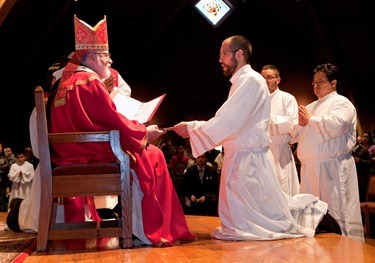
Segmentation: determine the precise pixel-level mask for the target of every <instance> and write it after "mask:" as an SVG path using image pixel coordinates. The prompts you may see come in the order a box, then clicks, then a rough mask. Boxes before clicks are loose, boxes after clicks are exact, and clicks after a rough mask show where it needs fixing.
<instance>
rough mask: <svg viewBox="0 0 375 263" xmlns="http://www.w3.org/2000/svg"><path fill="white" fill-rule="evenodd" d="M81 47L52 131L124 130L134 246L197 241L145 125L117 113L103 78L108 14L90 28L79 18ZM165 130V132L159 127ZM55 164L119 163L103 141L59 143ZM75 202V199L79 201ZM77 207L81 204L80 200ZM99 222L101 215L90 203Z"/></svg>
mask: <svg viewBox="0 0 375 263" xmlns="http://www.w3.org/2000/svg"><path fill="white" fill-rule="evenodd" d="M74 26H75V37H76V39H75V40H76V41H75V42H76V51H75V52H74V55H73V57H72V59H71V60H70V61H69V63H68V64H67V65H66V67H65V69H64V72H63V74H62V77H61V80H60V83H59V86H58V88H57V92H56V95H55V97H54V98H53V100H52V102H51V105H50V132H51V133H58V132H68V131H103V130H113V129H116V130H119V131H120V140H121V146H122V148H123V150H124V151H126V152H128V153H129V154H130V155H131V159H132V160H133V161H134V162H132V164H131V174H132V179H133V180H132V193H133V203H132V209H133V218H136V219H137V220H133V234H134V236H135V237H137V238H138V240H135V243H134V245H139V244H146V245H154V246H171V245H173V244H176V243H177V242H178V241H179V240H182V239H188V240H189V239H194V238H195V235H194V234H192V233H191V232H190V231H189V228H188V226H187V222H186V219H185V216H184V214H183V210H182V207H181V204H180V201H179V199H178V197H177V194H176V192H175V190H174V187H173V184H172V181H171V178H170V175H169V172H168V168H167V165H166V162H165V159H164V155H163V153H162V152H161V150H160V149H159V148H157V147H156V146H154V145H152V144H150V145H148V139H150V140H151V139H152V138H151V136H158V135H159V134H160V133H159V132H158V131H156V132H155V133H152V132H150V130H148V129H146V127H145V125H144V124H141V123H139V122H138V121H135V120H129V119H127V118H126V117H124V116H123V115H122V114H121V113H119V112H117V110H116V106H115V104H114V103H113V101H112V99H111V98H110V96H109V92H108V88H107V87H106V85H105V83H104V82H103V80H105V79H108V78H109V77H110V76H111V73H112V72H111V64H112V59H111V57H110V54H109V52H108V50H109V46H108V36H107V24H106V18H104V19H103V20H101V21H100V22H99V23H98V24H97V25H96V26H95V27H91V26H90V25H88V24H87V23H85V22H84V21H82V20H79V19H78V18H77V17H76V16H74ZM160 132H161V133H163V131H160ZM51 159H52V162H53V163H54V164H55V165H70V164H79V163H90V164H93V163H106V162H115V160H116V158H115V156H114V154H113V153H112V150H111V148H110V147H109V146H108V145H104V144H102V143H89V144H85V145H82V144H79V143H77V144H70V145H62V144H60V145H57V146H55V147H53V149H52V150H51ZM74 202H75V203H74ZM70 203H73V204H76V205H77V206H76V205H72V207H79V206H81V207H80V208H82V203H83V202H81V201H80V200H79V198H77V197H76V198H75V199H74V200H70ZM80 208H78V209H75V210H73V211H72V210H69V211H65V220H66V221H70V222H79V221H84V220H85V215H84V213H83V209H80ZM89 209H90V213H91V217H92V219H93V220H94V221H97V220H100V219H101V218H100V217H99V215H98V214H97V213H96V211H95V208H94V209H93V208H92V207H90V206H89Z"/></svg>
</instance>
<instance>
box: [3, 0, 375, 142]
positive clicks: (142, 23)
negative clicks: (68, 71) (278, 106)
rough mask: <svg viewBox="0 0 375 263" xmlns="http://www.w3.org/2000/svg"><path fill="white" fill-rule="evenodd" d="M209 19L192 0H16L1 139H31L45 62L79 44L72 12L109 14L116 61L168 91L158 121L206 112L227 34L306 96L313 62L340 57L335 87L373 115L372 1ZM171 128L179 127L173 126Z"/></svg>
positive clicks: (243, 8) (306, 3) (137, 88)
mask: <svg viewBox="0 0 375 263" xmlns="http://www.w3.org/2000/svg"><path fill="white" fill-rule="evenodd" d="M236 4H237V5H236V10H235V11H234V12H233V13H232V14H231V15H230V16H229V17H228V19H226V21H224V22H223V23H222V24H221V25H220V26H219V27H218V28H214V27H212V26H211V25H210V24H209V23H208V22H207V21H206V20H205V19H204V18H203V17H202V16H201V15H200V14H199V13H198V12H197V10H195V9H194V7H193V5H192V2H191V1H186V0H137V1H134V0H133V1H130V0H127V1H120V0H111V1H110V0H107V1H105V0H102V1H100V0H80V1H71V0H69V1H59V0H55V1H41V0H32V1H31V0H18V1H17V2H16V4H15V5H14V7H13V8H12V10H11V11H10V12H9V14H8V15H7V17H6V19H5V20H4V22H3V24H2V25H1V27H0V61H1V63H2V67H1V70H0V72H1V75H0V77H1V84H0V105H1V113H2V114H1V123H0V140H1V141H3V142H4V143H5V144H9V145H10V146H11V147H13V148H18V149H23V148H24V147H25V146H27V145H28V144H29V135H28V121H29V116H30V113H31V111H32V109H33V107H34V101H33V100H34V96H33V91H34V88H35V87H36V86H37V85H42V86H43V87H47V84H46V76H47V69H48V67H49V66H50V65H51V64H53V63H55V62H58V61H59V59H60V57H61V56H66V55H68V54H69V53H70V52H71V51H73V50H74V27H73V14H77V16H78V18H80V19H82V20H84V21H86V22H87V23H89V24H90V25H92V26H94V25H95V24H96V23H97V22H98V21H99V20H101V19H103V17H104V15H106V16H107V25H108V34H109V45H110V52H111V54H112V59H113V61H114V63H113V67H114V68H116V69H117V70H118V71H119V72H120V73H121V75H122V76H123V77H124V78H125V80H126V81H127V82H128V84H129V85H130V86H131V87H132V90H133V93H132V95H133V97H134V98H136V99H138V100H143V101H147V100H150V99H152V98H154V97H156V96H159V95H160V94H162V93H167V96H166V98H165V100H164V102H163V103H162V105H161V106H160V108H159V110H158V112H157V113H156V115H155V117H154V119H153V121H152V123H157V124H158V125H159V126H160V127H166V126H171V125H173V124H175V123H177V122H180V121H183V120H194V119H209V118H210V117H212V116H213V115H214V114H215V112H216V110H217V109H218V108H219V107H220V105H221V104H222V103H223V102H224V101H225V99H226V97H227V94H228V89H229V87H230V83H229V81H228V78H227V77H224V76H222V70H221V67H220V64H219V63H218V54H219V49H220V45H221V42H222V41H223V40H224V39H225V38H226V37H229V36H231V35H235V34H241V35H244V36H246V37H247V38H248V39H249V40H250V42H251V43H252V45H253V56H252V57H251V66H252V67H253V68H254V69H255V70H257V71H260V70H261V67H262V66H263V65H265V64H274V65H276V66H278V67H279V68H280V71H281V78H282V81H281V83H280V88H281V89H283V90H285V91H288V92H290V93H292V94H293V95H295V96H296V98H297V100H298V102H299V103H301V104H307V103H309V102H311V101H313V100H315V96H314V94H313V89H312V86H311V85H310V82H311V79H312V70H313V68H314V67H315V66H316V65H317V64H321V63H327V62H330V63H333V64H336V65H337V66H339V68H340V69H341V71H342V73H343V77H344V83H343V85H342V87H341V88H339V90H338V92H339V93H341V94H343V95H345V96H346V97H348V98H350V99H351V101H352V102H353V104H354V105H355V106H356V108H357V111H358V118H359V130H360V131H361V130H362V129H370V128H371V126H372V124H373V123H374V118H373V115H374V112H375V111H374V110H375V107H374V102H375V95H374V92H373V85H374V84H373V83H374V81H373V72H374V63H373V60H374V58H375V52H374V48H373V46H374V39H373V37H372V36H373V35H374V33H375V32H374V25H375V19H374V15H373V14H374V11H375V1H372V0H371V1H369V0H353V1H341V0H330V1H328V0H252V1H237V2H236ZM167 136H170V137H175V136H174V135H173V134H172V133H171V132H169V133H168V134H167Z"/></svg>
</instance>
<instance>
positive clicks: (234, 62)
mask: <svg viewBox="0 0 375 263" xmlns="http://www.w3.org/2000/svg"><path fill="white" fill-rule="evenodd" d="M231 62H232V63H231V64H224V65H225V67H226V69H225V70H224V71H223V74H224V76H232V75H233V72H234V71H235V70H236V68H237V65H238V63H237V60H236V59H235V58H232V59H231Z"/></svg>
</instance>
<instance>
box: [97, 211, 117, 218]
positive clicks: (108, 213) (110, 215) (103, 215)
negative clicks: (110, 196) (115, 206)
mask: <svg viewBox="0 0 375 263" xmlns="http://www.w3.org/2000/svg"><path fill="white" fill-rule="evenodd" d="M96 211H97V212H98V214H99V216H100V218H101V219H113V218H114V219H117V216H116V214H115V212H114V211H113V210H112V209H110V208H99V209H96Z"/></svg>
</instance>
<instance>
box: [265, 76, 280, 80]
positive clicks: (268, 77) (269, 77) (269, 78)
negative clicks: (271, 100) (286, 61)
mask: <svg viewBox="0 0 375 263" xmlns="http://www.w3.org/2000/svg"><path fill="white" fill-rule="evenodd" d="M263 78H264V79H266V80H273V79H276V78H277V77H274V76H263Z"/></svg>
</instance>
